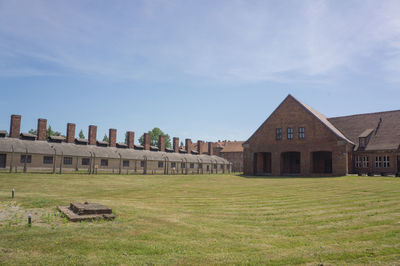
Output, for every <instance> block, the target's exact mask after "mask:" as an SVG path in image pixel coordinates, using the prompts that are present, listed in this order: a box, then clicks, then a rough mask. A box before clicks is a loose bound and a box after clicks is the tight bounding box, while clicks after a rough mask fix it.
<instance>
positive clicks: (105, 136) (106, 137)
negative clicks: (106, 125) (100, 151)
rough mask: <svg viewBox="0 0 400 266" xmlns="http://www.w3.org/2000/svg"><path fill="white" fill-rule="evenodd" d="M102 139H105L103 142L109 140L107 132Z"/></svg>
mask: <svg viewBox="0 0 400 266" xmlns="http://www.w3.org/2000/svg"><path fill="white" fill-rule="evenodd" d="M103 141H105V142H109V141H110V140H109V139H108V136H107V134H104V137H103Z"/></svg>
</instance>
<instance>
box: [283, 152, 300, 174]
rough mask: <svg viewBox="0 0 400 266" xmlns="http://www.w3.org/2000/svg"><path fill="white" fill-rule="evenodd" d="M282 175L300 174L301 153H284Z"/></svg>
mask: <svg viewBox="0 0 400 266" xmlns="http://www.w3.org/2000/svg"><path fill="white" fill-rule="evenodd" d="M281 174H283V175H287V174H289V175H293V174H300V152H283V153H282V155H281Z"/></svg>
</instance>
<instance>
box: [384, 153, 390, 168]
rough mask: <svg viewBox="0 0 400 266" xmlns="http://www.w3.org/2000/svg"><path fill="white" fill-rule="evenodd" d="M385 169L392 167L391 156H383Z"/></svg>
mask: <svg viewBox="0 0 400 266" xmlns="http://www.w3.org/2000/svg"><path fill="white" fill-rule="evenodd" d="M383 167H384V168H389V167H390V157H389V156H383Z"/></svg>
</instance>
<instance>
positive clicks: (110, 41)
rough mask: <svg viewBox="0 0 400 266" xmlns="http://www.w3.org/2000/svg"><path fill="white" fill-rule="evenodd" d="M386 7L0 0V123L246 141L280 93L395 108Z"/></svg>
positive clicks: (394, 5)
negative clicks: (40, 122)
mask: <svg viewBox="0 0 400 266" xmlns="http://www.w3.org/2000/svg"><path fill="white" fill-rule="evenodd" d="M399 14H400V1H398V0H393V1H391V0H380V1H376V0H373V1H369V0H360V1H353V0H343V1H338V0H334V1H324V0H316V1H307V0H304V1H298V0H293V1H291V0H285V1H281V0H279V1H273V0H260V1H257V0H246V1H239V0H226V1H224V0H211V1H208V0H202V1H195V0H182V1H179V0H143V1H140V0H126V1H120V0H115V1H103V0H93V1H87V0H79V1H78V0H68V1H62V0H56V1H54V0H48V1H42V0H35V1H31V0H0V106H1V112H0V129H5V130H9V120H10V115H11V114H20V115H22V126H21V127H22V128H21V130H22V131H24V132H27V131H29V129H31V128H34V129H35V128H36V126H37V119H38V118H47V120H48V124H50V125H51V126H52V129H53V130H56V131H60V132H61V133H63V134H65V131H66V124H67V123H68V122H73V123H76V125H77V132H76V134H78V132H79V130H81V129H82V130H83V131H84V133H85V135H86V136H87V130H88V126H89V125H97V126H98V132H97V135H98V139H102V136H104V134H106V133H107V134H108V129H109V128H116V129H118V141H121V142H122V141H123V140H124V134H125V131H129V130H133V131H135V133H136V140H137V138H138V137H139V136H140V135H142V134H143V133H144V132H147V131H148V130H151V129H152V128H154V127H159V128H161V130H163V131H164V132H165V133H168V134H169V135H170V136H171V137H174V136H176V137H179V138H180V139H181V140H184V139H185V138H191V139H192V141H197V140H205V141H216V140H225V139H227V140H246V139H248V138H249V137H250V135H251V134H252V133H253V132H254V131H255V130H256V129H257V128H258V127H259V126H260V124H261V123H262V122H263V121H265V119H266V118H267V117H268V116H269V115H270V114H271V113H272V112H273V110H274V109H275V108H276V107H277V106H278V105H279V104H280V102H281V101H282V100H283V99H284V98H285V97H286V96H287V95H288V94H291V95H293V96H294V97H296V98H298V99H299V100H301V101H303V102H305V103H306V104H308V105H310V106H311V107H313V108H314V109H316V110H318V111H319V112H321V113H322V114H324V115H326V116H327V117H334V116H342V115H351V114H358V113H369V112H378V111H387V110H397V109H400V108H399V105H400V101H399V99H400V15H399Z"/></svg>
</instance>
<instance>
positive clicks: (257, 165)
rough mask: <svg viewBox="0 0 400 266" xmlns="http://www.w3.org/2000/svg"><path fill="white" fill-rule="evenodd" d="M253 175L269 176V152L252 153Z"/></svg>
mask: <svg viewBox="0 0 400 266" xmlns="http://www.w3.org/2000/svg"><path fill="white" fill-rule="evenodd" d="M254 174H255V175H269V174H271V153H270V152H256V153H254Z"/></svg>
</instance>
